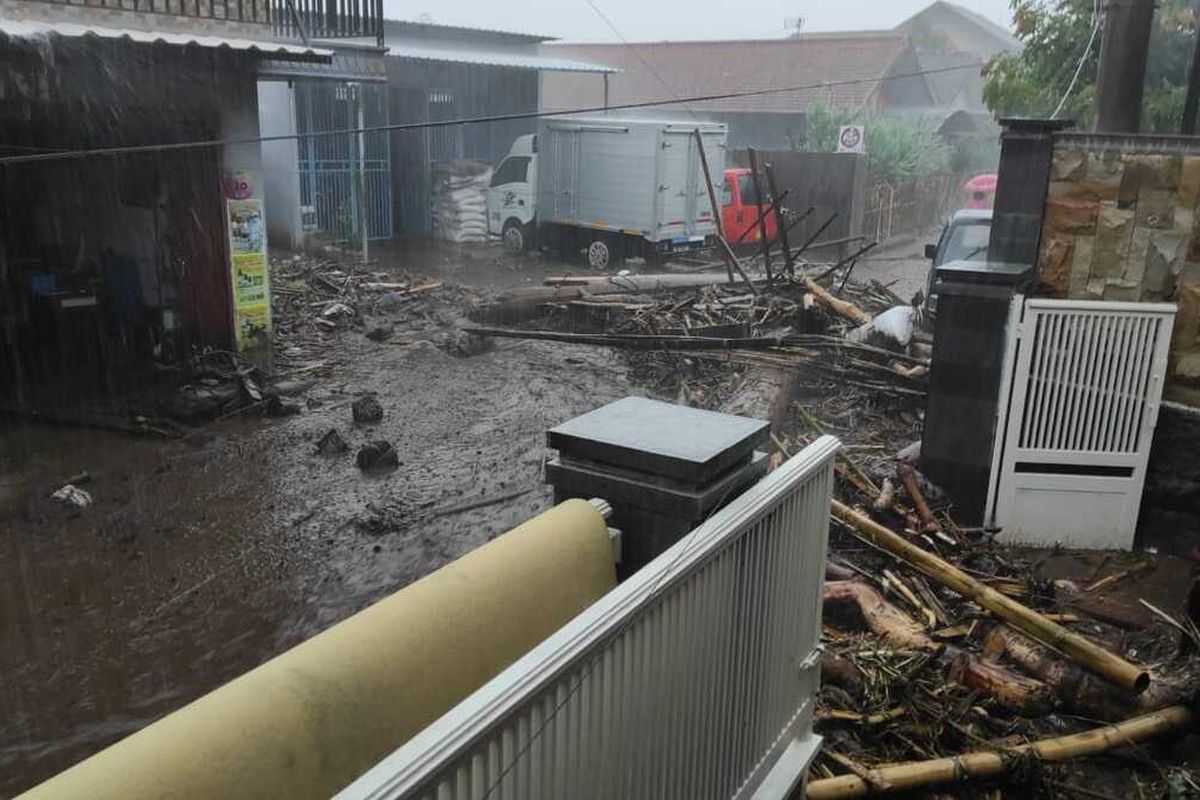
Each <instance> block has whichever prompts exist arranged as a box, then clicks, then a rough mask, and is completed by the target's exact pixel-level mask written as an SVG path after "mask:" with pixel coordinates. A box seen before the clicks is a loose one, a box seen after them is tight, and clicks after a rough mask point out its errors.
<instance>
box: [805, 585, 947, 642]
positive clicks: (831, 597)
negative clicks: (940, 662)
mask: <svg viewBox="0 0 1200 800" xmlns="http://www.w3.org/2000/svg"><path fill="white" fill-rule="evenodd" d="M824 601H825V605H826V607H828V606H832V605H837V604H841V603H850V604H853V605H855V606H857V608H858V610H859V613H861V614H862V618H863V621H864V622H865V623H866V624H867V627H868V628H870V629H871V630H872V631H873V632H874V633H877V634H879V635H880V636H882V637H883V638H884V640H885V641H887V642H888V643H889V644H891V645H892V646H893V647H898V648H900V649H902V650H930V651H933V652H937V651H939V650H941V649H942V645H941V644H939V643H937V642H935V641H934V640H933V639H932V638H931V637H930V636H929V634H928V633H926V632H925V629H924V628H922V627H921V626H920V625H919V624H918V623H917V622H916V621H914V620H913V618H912V617H910V616H909V615H908V614H906V613H904V612H903V611H901V610H900V609H898V608H896V607H895V606H894V605H892V604H891V603H889V602H888V601H887V600H884V599H883V596H882V595H881V594H879V592H877V591H876V590H875V587H873V586H870V585H869V584H866V583H862V582H860V581H826V583H825V592H824Z"/></svg>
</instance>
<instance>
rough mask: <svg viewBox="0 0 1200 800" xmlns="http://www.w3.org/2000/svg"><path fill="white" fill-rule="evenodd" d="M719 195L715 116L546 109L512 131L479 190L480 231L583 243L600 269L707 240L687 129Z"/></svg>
mask: <svg viewBox="0 0 1200 800" xmlns="http://www.w3.org/2000/svg"><path fill="white" fill-rule="evenodd" d="M696 130H699V131H700V135H701V137H702V139H703V141H704V153H705V156H706V157H707V159H708V166H709V170H710V172H711V174H712V176H713V180H714V181H716V182H717V184H716V188H717V192H718V202H721V200H720V192H721V187H722V185H723V184H722V183H721V181H722V180H723V175H724V171H725V139H726V134H727V128H726V126H725V125H724V124H721V123H715V122H691V121H682V120H680V121H673V122H665V121H661V120H651V119H613V118H611V117H554V118H550V119H545V120H542V121H541V122H540V123H539V125H538V132H537V134H531V135H528V136H521V137H519V138H518V139H517V140H516V141H515V142H514V143H513V146H512V149H511V150H510V151H509V154H508V156H506V157H505V159H504V160H503V161H501V162H500V164H499V166H497V168H496V171H495V172H494V173H493V175H492V181H491V185H490V186H489V188H488V192H487V216H488V233H490V234H492V235H494V236H500V237H502V239H503V241H504V244H505V246H507V247H508V248H509V249H510V250H512V251H514V252H523V251H525V250H529V249H532V248H539V249H551V250H556V251H558V252H559V253H560V254H561V255H562V256H563V257H564V258H566V257H569V256H571V255H573V254H576V253H578V252H580V251H581V250H582V251H584V252H585V253H586V257H587V263H588V264H589V265H590V266H592V267H594V268H596V269H604V268H605V267H608V266H609V265H610V264H616V263H619V262H620V261H621V260H623V259H624V258H627V257H634V256H640V257H642V258H645V259H646V260H647V261H650V262H657V261H661V260H663V259H665V258H667V257H669V256H670V255H671V254H673V253H680V252H685V251H689V250H699V249H701V248H704V247H706V246H709V245H710V244H712V237H713V236H714V235H715V234H716V232H717V227H716V221H715V220H714V219H713V214H712V208H711V206H710V203H709V198H708V187H707V186H705V183H704V172H703V169H702V168H701V165H700V157H699V151H698V149H697V146H696V137H695V131H696Z"/></svg>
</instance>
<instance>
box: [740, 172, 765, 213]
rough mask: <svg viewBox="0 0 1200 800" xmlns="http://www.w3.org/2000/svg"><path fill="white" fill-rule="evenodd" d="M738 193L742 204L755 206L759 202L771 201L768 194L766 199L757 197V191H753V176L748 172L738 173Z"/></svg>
mask: <svg viewBox="0 0 1200 800" xmlns="http://www.w3.org/2000/svg"><path fill="white" fill-rule="evenodd" d="M738 194H739V195H741V197H742V205H744V206H757V205H759V204H760V203H769V202H771V198H770V195H769V194H768V196H767V199H766V200H759V199H758V192H756V191H754V176H753V175H751V174H750V173H748V172H747V173H744V174H742V175H738Z"/></svg>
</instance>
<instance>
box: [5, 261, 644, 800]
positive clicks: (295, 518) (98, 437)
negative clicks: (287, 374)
mask: <svg viewBox="0 0 1200 800" xmlns="http://www.w3.org/2000/svg"><path fill="white" fill-rule="evenodd" d="M498 272H499V271H498V270H495V269H493V270H492V272H491V274H492V275H496V274H497V273H498ZM457 274H459V275H462V274H464V273H462V272H459V273H457ZM501 278H502V280H510V281H520V280H522V279H529V278H528V276H527V275H525V274H524V273H522V272H519V271H514V272H512V273H507V272H505V273H502V274H501ZM423 314H424V316H425V317H427V319H424V321H423V323H422V325H423V327H421V326H418V327H420V330H413V331H412V332H411V335H410V333H409V332H406V331H403V330H400V329H399V328H398V330H397V334H396V335H395V336H394V337H392V338H391V339H389V340H387V341H383V342H376V341H372V340H370V339H368V338H367V337H366V336H365V335H364V334H363V333H362V332H361V331H358V330H348V331H345V332H342V333H339V334H338V336H337V346H336V350H335V353H336V357H335V358H334V359H332V360H331V361H332V362H335V363H332V364H331V366H330V367H329V368H328V369H327V370H326V374H325V375H324V376H323V377H321V378H319V379H318V380H317V381H316V382H315V383H314V384H313V385H312V386H311V388H309V389H307V391H305V392H304V393H303V394H302V395H301V396H299V397H296V398H293V399H294V400H295V401H297V402H298V403H299V404H300V405H301V406H302V407H303V412H302V413H301V414H299V415H298V416H290V417H285V418H282V419H265V418H263V417H261V416H253V417H251V416H249V415H246V416H244V417H233V418H230V419H228V420H224V421H220V422H215V423H211V424H208V425H206V426H204V427H203V428H201V429H200V430H199V431H198V433H197V434H196V435H194V436H192V437H189V439H188V440H186V441H171V442H164V441H159V440H154V439H142V438H134V437H130V436H126V435H123V434H119V433H112V432H104V431H81V430H79V429H66V428H60V427H52V426H46V425H16V424H14V423H12V422H11V421H8V422H6V423H5V426H6V427H5V429H4V434H3V436H2V437H0V476H3V477H0V530H2V531H3V534H2V535H0V641H3V642H4V643H5V646H4V647H3V648H0V686H2V687H3V689H2V690H0V718H2V719H4V720H5V722H4V724H3V725H0V796H11V795H13V794H16V793H17V792H19V791H21V790H22V789H24V788H27V787H29V786H31V785H33V784H34V783H36V782H38V781H40V780H42V779H44V778H46V777H48V776H50V775H52V774H54V773H55V772H57V771H59V770H61V769H64V768H65V767H67V766H69V765H70V764H72V763H74V762H75V761H78V760H79V759H80V758H83V757H84V756H86V755H88V754H89V753H92V752H94V751H96V750H99V749H100V748H102V747H104V746H106V745H108V744H110V743H112V742H113V741H115V740H117V739H119V738H121V737H123V736H125V735H127V734H129V733H130V732H132V731H134V730H136V729H138V728H140V727H142V726H143V725H145V724H146V723H148V722H150V721H152V720H153V719H155V718H156V717H158V716H160V715H162V714H164V713H166V712H168V711H170V710H172V709H174V708H177V707H178V706H180V705H182V704H184V703H186V702H187V701H189V700H191V699H193V698H194V697H197V696H199V695H201V694H203V693H205V692H207V691H209V690H210V689H212V688H214V687H216V686H217V685H219V684H221V683H223V682H225V681H227V680H229V679H230V678H233V677H234V676H236V675H238V674H240V673H242V672H244V671H245V670H247V669H249V668H251V667H253V666H255V665H256V664H258V663H261V662H262V661H264V660H266V659H267V658H269V657H271V656H273V655H275V654H277V653H279V652H281V651H282V650H284V649H286V648H288V647H290V646H292V645H294V644H296V643H297V642H299V641H302V640H303V639H305V638H307V637H309V636H311V635H312V634H314V633H315V632H317V631H319V630H321V629H323V628H325V627H327V626H328V625H330V624H332V623H333V622H335V621H337V620H340V619H342V618H344V617H346V616H348V615H349V614H351V613H353V612H354V611H356V610H358V609H359V608H362V607H363V606H365V605H368V604H370V603H371V602H373V601H375V600H377V599H379V598H380V597H381V596H383V595H385V594H387V593H390V592H392V591H395V590H396V589H398V588H400V587H402V586H404V585H405V584H407V583H409V582H410V581H412V580H414V579H415V578H418V577H420V576H421V575H423V574H425V573H427V572H428V571H430V570H431V569H434V568H436V567H438V566H440V565H441V564H443V563H445V562H446V561H448V560H451V559H453V558H455V557H457V556H458V555H461V554H462V553H464V552H466V551H468V550H470V549H472V548H474V547H476V546H478V545H479V544H481V543H482V542H485V541H487V540H488V539H489V538H491V537H493V536H495V535H496V534H498V533H501V532H503V531H504V530H507V529H508V528H510V527H512V526H513V525H514V524H516V523H518V522H519V521H522V520H524V519H526V518H528V517H529V516H531V515H533V514H535V513H537V512H538V511H540V510H542V509H544V508H545V507H547V506H548V505H549V503H550V498H549V493H548V491H547V490H546V489H545V488H544V486H543V482H542V480H543V479H542V460H543V458H544V456H545V454H546V453H547V450H546V448H545V442H544V433H545V430H546V429H547V428H548V427H550V426H552V425H554V424H556V423H557V422H560V421H562V420H564V419H567V418H569V417H571V416H574V415H576V414H579V413H581V412H583V411H586V410H589V409H591V408H593V407H595V406H597V405H600V404H602V403H605V402H607V401H609V400H612V399H615V398H617V397H621V396H624V395H626V394H629V393H631V392H637V391H638V390H637V389H636V387H633V386H632V385H631V382H630V377H629V370H628V367H627V366H626V364H625V362H624V361H623V360H622V359H621V358H620V357H619V355H617V354H615V353H613V352H612V351H609V350H607V349H603V348H574V347H570V346H566V347H564V346H562V345H556V344H552V343H545V344H543V343H533V342H506V343H502V344H500V345H499V346H496V347H494V348H491V349H488V350H487V351H485V352H482V353H479V354H477V355H470V356H466V355H464V354H463V353H461V352H454V353H451V352H448V350H453V349H454V348H453V347H447V346H446V344H445V334H446V332H447V331H448V330H450V329H451V328H452V327H453V326H454V325H455V324H456V323H457V322H458V321H459V320H460V319H461V309H460V308H459V306H458V305H457V300H451V301H447V302H446V303H444V304H442V303H435V304H433V305H432V306H431V307H430V308H429V309H428V310H427V311H426V312H423ZM367 395H373V396H374V397H375V398H377V400H378V402H379V404H380V406H381V407H382V409H383V417H382V419H381V420H380V421H379V422H377V423H374V424H356V423H355V422H354V421H353V418H352V411H351V405H352V403H353V402H354V401H355V400H356V399H358V398H361V397H363V396H367ZM331 429H336V430H337V431H338V432H339V434H340V436H341V437H342V438H343V439H344V440H345V442H346V443H347V444H348V445H349V450H348V451H347V452H344V453H341V454H333V455H318V454H317V443H318V441H319V440H320V439H321V438H322V437H323V436H325V434H326V433H328V431H330V430H331ZM373 440H386V441H388V442H390V443H391V444H392V445H393V446H394V448H395V450H396V452H397V455H398V460H399V466H398V467H396V468H395V469H392V470H385V471H383V472H378V473H365V472H363V471H362V470H360V469H359V468H358V467H357V466H356V464H355V453H356V451H357V450H358V449H359V447H360V446H361V445H363V444H364V443H366V442H368V441H373ZM83 471H86V472H87V473H88V475H89V476H90V483H88V484H86V489H87V491H89V493H90V494H91V495H92V497H93V498H94V505H92V506H91V507H89V508H85V509H82V510H80V511H78V512H67V511H65V510H64V509H62V508H60V507H58V506H57V504H55V503H54V502H53V501H51V500H50V499H49V498H48V494H49V493H50V492H51V491H53V490H54V489H55V488H57V487H58V486H59V485H61V484H62V483H63V481H64V480H65V479H66V478H67V477H68V476H71V475H76V474H78V473H81V472H83ZM476 506H477V507H476Z"/></svg>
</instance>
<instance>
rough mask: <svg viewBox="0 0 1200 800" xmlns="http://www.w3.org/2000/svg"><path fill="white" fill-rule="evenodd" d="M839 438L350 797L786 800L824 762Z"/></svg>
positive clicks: (344, 797) (744, 499) (757, 492)
mask: <svg viewBox="0 0 1200 800" xmlns="http://www.w3.org/2000/svg"><path fill="white" fill-rule="evenodd" d="M838 447H839V444H838V442H837V440H836V439H834V438H833V437H829V436H826V437H823V438H821V439H819V440H818V441H816V442H814V443H813V444H812V445H810V446H809V447H807V448H806V449H805V450H804V451H803V452H801V453H800V454H799V455H797V456H795V457H794V458H792V459H790V460H789V461H787V462H786V463H785V464H783V465H782V466H781V467H780V468H779V469H777V470H776V471H775V472H773V473H771V474H770V475H769V476H767V477H766V478H765V479H763V480H762V481H761V482H759V483H758V484H757V485H755V486H754V487H752V488H751V489H749V490H748V491H746V492H745V493H744V494H743V495H742V496H741V497H739V498H737V499H736V500H734V501H733V502H732V503H731V504H730V505H728V506H726V507H725V508H724V509H722V510H721V511H719V512H717V513H716V514H715V515H714V516H713V517H712V518H710V519H709V520H708V521H707V522H705V523H704V524H702V525H701V526H700V527H698V528H696V529H695V530H694V531H692V533H690V534H689V535H688V536H686V537H684V538H683V539H682V540H681V541H680V542H678V543H677V544H676V545H675V546H674V547H672V548H671V549H669V550H667V551H666V552H665V553H663V554H662V555H661V556H660V557H659V558H657V559H655V560H654V561H653V562H651V563H650V564H649V565H647V566H646V567H645V568H643V569H642V570H640V571H639V572H638V573H636V574H635V575H634V576H632V577H631V578H629V579H628V580H626V581H625V582H624V583H622V584H621V585H620V586H618V587H617V588H616V589H614V590H613V591H612V592H610V593H609V594H608V595H606V596H605V597H603V598H601V599H600V600H599V601H598V602H597V603H596V604H595V605H593V606H592V607H591V608H589V609H588V610H587V611H585V612H583V613H582V614H581V615H579V616H578V617H576V618H575V619H574V620H572V621H571V622H570V623H568V624H567V625H566V626H564V627H563V628H562V629H560V630H559V631H558V632H557V633H555V634H554V635H553V636H551V637H550V638H549V639H547V640H546V641H545V642H543V643H542V644H541V645H539V646H538V647H536V648H534V649H533V650H532V651H530V652H529V653H528V654H527V655H526V656H524V657H523V658H521V659H520V660H519V661H517V662H516V663H515V664H513V665H512V666H511V667H509V668H508V669H507V670H505V671H504V672H503V673H501V674H500V675H498V676H497V677H496V678H494V679H493V680H491V681H490V682H488V683H487V684H485V685H484V686H483V687H481V688H480V689H479V690H478V691H477V692H475V693H474V694H473V695H471V696H470V697H468V698H467V699H466V700H464V701H463V702H462V703H460V704H459V705H458V706H456V707H455V708H454V709H452V710H451V711H450V712H448V713H447V714H446V715H445V716H443V717H442V718H441V719H440V720H438V721H437V722H435V723H434V724H433V725H431V726H430V727H429V728H427V729H426V730H425V731H423V732H422V733H420V734H418V735H417V736H416V737H415V738H413V739H412V740H411V741H409V742H408V743H407V744H406V745H404V746H403V747H401V748H400V749H399V750H397V751H396V752H395V753H393V754H392V755H391V756H389V757H388V758H386V759H384V760H383V761H382V762H380V763H379V764H378V765H377V766H376V767H374V768H373V769H371V770H370V771H369V772H367V773H366V774H365V775H363V776H362V777H361V778H360V779H359V780H357V781H356V782H355V783H353V784H352V785H350V786H349V787H347V788H346V789H345V790H343V791H342V792H341V793H340V794H339V795H338V798H341V800H350V798H418V797H419V798H438V800H459V799H460V798H475V799H476V800H479V799H481V798H488V797H490V798H498V799H499V798H511V799H513V800H516V799H517V798H522V799H523V798H566V797H569V798H602V797H604V798H607V797H620V798H687V800H696V799H697V798H726V797H750V796H755V797H779V798H782V797H786V796H788V794H789V793H790V792H791V791H792V790H793V789H794V787H795V786H796V785H797V784H798V782H799V781H801V780H802V779H803V775H804V772H805V771H806V770H807V767H808V763H809V761H810V760H811V758H812V756H813V754H814V753H815V752H816V748H817V745H818V742H819V740H818V737H816V736H814V735H813V733H812V712H813V697H814V694H815V692H816V690H817V685H818V664H819V658H818V650H817V641H818V636H819V634H820V619H821V588H822V580H823V574H824V564H825V546H826V540H827V536H828V526H829V498H830V495H831V492H832V489H833V457H834V454H835V453H836V451H837V449H838Z"/></svg>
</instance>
